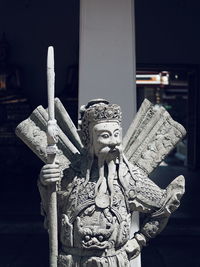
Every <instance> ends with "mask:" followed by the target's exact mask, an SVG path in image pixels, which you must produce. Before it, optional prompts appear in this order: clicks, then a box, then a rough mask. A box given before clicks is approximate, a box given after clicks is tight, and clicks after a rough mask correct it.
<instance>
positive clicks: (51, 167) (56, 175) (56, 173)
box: [40, 161, 62, 185]
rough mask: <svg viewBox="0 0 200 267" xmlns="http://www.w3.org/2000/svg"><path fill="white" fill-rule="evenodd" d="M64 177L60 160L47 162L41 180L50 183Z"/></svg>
mask: <svg viewBox="0 0 200 267" xmlns="http://www.w3.org/2000/svg"><path fill="white" fill-rule="evenodd" d="M61 178H62V174H61V169H60V166H59V162H58V161H55V163H52V164H46V165H44V166H43V167H42V169H41V171H40V182H41V183H42V184H43V185H50V184H52V183H55V182H58V181H60V179H61Z"/></svg>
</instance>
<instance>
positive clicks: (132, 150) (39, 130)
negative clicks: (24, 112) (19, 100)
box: [16, 99, 185, 267]
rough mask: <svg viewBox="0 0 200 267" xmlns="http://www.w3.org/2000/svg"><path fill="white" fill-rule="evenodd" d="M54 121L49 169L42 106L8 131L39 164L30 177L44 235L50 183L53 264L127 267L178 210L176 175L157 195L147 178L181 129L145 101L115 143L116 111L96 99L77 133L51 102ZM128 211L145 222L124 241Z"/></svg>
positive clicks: (118, 130)
mask: <svg viewBox="0 0 200 267" xmlns="http://www.w3.org/2000/svg"><path fill="white" fill-rule="evenodd" d="M55 118H56V120H57V122H58V128H57V134H58V142H57V152H56V159H55V160H54V161H52V163H47V160H48V154H47V151H46V147H47V142H49V141H48V140H47V136H46V127H47V124H48V115H47V111H46V110H45V109H44V108H43V107H41V106H39V107H38V108H37V109H35V110H34V111H33V113H32V114H31V116H30V117H29V118H28V119H27V120H25V121H23V122H22V123H21V124H19V125H18V127H17V129H16V133H17V135H18V136H19V137H20V138H21V139H22V140H23V141H24V142H25V143H26V144H27V145H28V146H29V147H30V148H31V149H32V150H33V151H34V152H35V153H36V154H37V155H38V156H39V157H40V158H41V159H42V160H43V161H44V162H45V163H47V164H45V165H44V166H43V168H42V169H41V172H40V175H39V179H38V187H39V191H40V195H41V200H42V201H41V208H42V214H43V215H44V216H45V227H46V228H47V229H49V216H50V214H49V199H50V194H49V192H50V191H51V190H50V188H51V185H52V184H53V185H55V183H56V184H57V192H56V197H57V219H58V233H57V235H58V248H59V252H58V256H57V258H56V261H57V262H56V264H57V265H58V266H59V267H69V266H77V267H78V266H82V267H91V266H92V267H95V266H102V267H113V266H116V267H117V266H118V267H126V266H127V267H128V266H129V263H130V260H131V259H133V258H135V257H137V256H138V255H139V253H140V252H141V250H142V248H143V247H144V246H146V244H147V243H148V242H149V240H150V239H151V238H154V237H155V236H156V235H158V234H159V233H160V232H161V231H162V230H163V229H164V227H165V226H166V224H167V222H168V219H169V217H170V215H171V213H172V212H174V211H175V210H176V209H177V208H178V206H179V205H180V199H181V197H182V195H183V194H184V177H183V176H178V177H177V178H176V179H174V180H173V181H172V182H171V183H170V184H169V186H168V187H167V188H166V189H161V188H159V187H158V186H157V185H156V184H155V183H154V182H153V181H152V180H151V179H150V178H148V175H149V174H150V173H151V172H152V171H153V170H154V169H155V168H156V167H157V166H158V164H159V163H160V162H161V161H162V160H163V159H164V157H165V156H166V155H167V154H168V153H169V152H170V151H171V150H172V149H173V147H174V146H175V145H176V144H177V142H178V141H179V140H180V139H181V138H183V136H184V135H185V129H184V128H183V127H182V126H181V125H180V124H179V123H177V122H175V121H174V120H173V119H172V118H171V117H170V115H169V113H168V112H167V111H166V110H165V109H164V108H163V107H160V106H153V105H152V104H151V103H150V102H149V101H148V100H146V99H145V100H144V102H143V104H142V106H141V108H140V110H139V111H138V113H137V115H136V117H135V119H134V121H133V123H132V124H131V126H130V128H129V130H128V131H127V133H126V135H125V137H124V138H123V139H122V129H121V120H122V113H121V109H120V107H119V106H118V105H116V104H110V103H109V102H108V101H107V100H104V99H95V100H91V101H89V102H88V104H87V105H86V106H82V107H81V109H80V121H79V130H78V131H77V130H76V127H75V126H74V124H73V122H72V121H71V120H70V118H69V116H68V114H67V112H66V110H65V109H64V107H63V105H62V103H61V102H60V101H59V99H55ZM134 211H139V212H142V213H145V214H146V216H145V220H144V221H143V223H142V225H141V227H140V230H139V232H137V233H135V234H134V236H132V237H131V236H130V223H131V214H132V213H133V212H134ZM57 265H53V264H52V266H57Z"/></svg>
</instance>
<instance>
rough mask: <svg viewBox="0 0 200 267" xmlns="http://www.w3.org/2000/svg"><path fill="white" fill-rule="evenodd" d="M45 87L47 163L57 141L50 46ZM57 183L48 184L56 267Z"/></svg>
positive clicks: (51, 245) (54, 265) (51, 159)
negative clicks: (46, 98)
mask: <svg viewBox="0 0 200 267" xmlns="http://www.w3.org/2000/svg"><path fill="white" fill-rule="evenodd" d="M47 88H48V115H49V118H48V123H47V163H48V164H52V163H54V162H55V158H56V152H57V145H56V144H57V142H58V129H57V123H56V120H55V109H54V94H55V72H54V50H53V47H52V46H50V47H49V48H48V54H47ZM56 191H57V185H56V183H54V184H52V185H50V186H49V192H50V198H49V252H50V255H49V266H50V267H57V257H58V222H57V193H56Z"/></svg>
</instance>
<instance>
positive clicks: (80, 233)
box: [39, 163, 184, 267]
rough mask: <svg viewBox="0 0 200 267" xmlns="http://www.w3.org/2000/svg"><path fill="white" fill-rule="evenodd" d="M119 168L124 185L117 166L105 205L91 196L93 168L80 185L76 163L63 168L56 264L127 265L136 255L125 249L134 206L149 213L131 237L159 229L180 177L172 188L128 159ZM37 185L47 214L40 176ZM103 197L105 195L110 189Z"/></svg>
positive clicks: (143, 239) (140, 239) (145, 235)
mask: <svg viewBox="0 0 200 267" xmlns="http://www.w3.org/2000/svg"><path fill="white" fill-rule="evenodd" d="M85 165H86V164H85ZM122 168H123V171H122V175H123V179H124V183H125V184H126V185H127V191H126V192H125V191H124V188H123V187H122V185H121V184H120V182H119V179H118V177H117V176H118V173H117V172H116V174H115V178H114V182H113V185H114V195H113V202H112V206H110V205H109V204H108V206H106V205H105V204H104V202H106V199H104V197H102V196H101V201H102V203H101V204H102V207H99V206H100V204H99V203H96V201H95V185H96V182H97V180H98V177H97V173H96V172H94V173H91V179H90V181H89V182H88V183H87V184H86V185H85V183H84V182H85V178H84V177H83V176H82V173H81V172H80V171H77V168H73V167H71V168H69V169H66V170H65V171H64V177H63V179H62V183H61V190H60V191H58V218H59V237H60V238H59V240H60V252H59V257H58V266H59V267H68V266H84V267H89V266H110V267H111V266H116V267H118V266H119V267H126V266H127V267H128V266H129V261H130V259H131V258H133V257H135V256H136V255H137V253H136V255H134V254H132V253H129V252H128V251H127V249H126V245H127V242H128V240H130V238H131V237H130V233H129V231H130V223H131V213H132V212H133V211H140V212H143V213H147V214H150V215H149V216H147V218H146V220H145V222H144V225H143V226H142V227H141V232H140V233H137V234H136V235H135V236H134V237H132V238H133V239H134V240H136V242H137V243H138V244H139V246H141V247H142V246H143V245H146V242H147V241H148V239H149V238H151V237H155V236H156V235H157V234H158V233H159V232H160V231H162V229H163V227H164V226H165V224H166V223H167V221H168V218H169V215H170V213H171V212H170V213H168V212H166V210H167V209H169V207H171V206H172V203H171V202H170V203H169V202H167V199H171V198H172V196H174V197H175V198H176V200H177V201H178V199H179V194H180V192H181V194H182V193H183V190H184V181H183V179H182V182H181V183H180V180H181V178H179V185H178V184H177V181H174V182H172V183H175V184H176V186H173V188H174V190H169V189H160V188H159V187H158V186H157V185H155V184H154V183H153V182H152V181H151V180H150V179H149V178H148V177H147V176H146V175H145V174H144V173H143V172H142V171H141V170H140V169H139V168H138V167H136V166H132V165H131V170H130V169H129V167H128V166H127V165H126V164H125V163H123V167H122ZM82 170H83V169H82ZM83 173H84V171H83ZM178 187H179V189H180V190H178ZM39 189H40V193H41V196H42V203H43V204H42V206H43V211H44V214H45V215H46V216H47V218H48V208H47V207H48V191H47V189H46V187H44V186H43V185H41V183H40V182H39ZM174 191H175V192H174ZM106 197H108V198H109V192H107V193H106V194H105V198H106ZM176 205H177V206H178V205H179V201H178V202H177V203H176ZM45 207H46V209H45ZM47 227H48V226H47Z"/></svg>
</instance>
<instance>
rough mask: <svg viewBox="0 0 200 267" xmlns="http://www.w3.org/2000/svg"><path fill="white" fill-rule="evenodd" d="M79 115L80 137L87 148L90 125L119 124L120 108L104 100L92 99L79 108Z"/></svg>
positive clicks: (120, 117)
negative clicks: (110, 122)
mask: <svg viewBox="0 0 200 267" xmlns="http://www.w3.org/2000/svg"><path fill="white" fill-rule="evenodd" d="M80 115H81V118H80V120H79V128H80V135H81V140H82V142H83V144H84V145H85V146H87V145H88V144H89V141H90V140H89V139H90V136H89V124H90V123H93V124H96V123H100V122H104V121H116V122H118V123H120V122H121V119H122V115H121V108H120V106H118V105H116V104H109V102H108V101H107V100H105V99H94V100H91V101H89V102H88V104H87V105H86V106H81V108H80Z"/></svg>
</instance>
